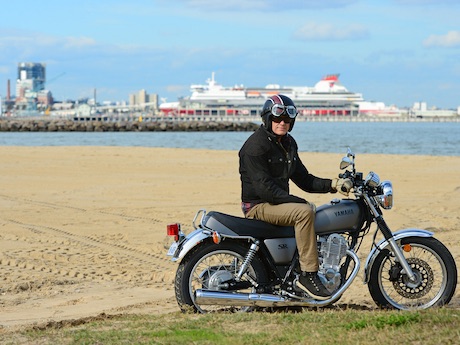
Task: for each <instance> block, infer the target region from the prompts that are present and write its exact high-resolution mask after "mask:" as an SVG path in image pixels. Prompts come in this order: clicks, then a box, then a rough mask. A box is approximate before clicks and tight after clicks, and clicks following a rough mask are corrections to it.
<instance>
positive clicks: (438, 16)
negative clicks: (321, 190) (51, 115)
mask: <svg viewBox="0 0 460 345" xmlns="http://www.w3.org/2000/svg"><path fill="white" fill-rule="evenodd" d="M459 17H460V1H458V0H388V1H386V0H382V1H376V0H369V1H365V0H328V1H320V0H284V1H274V0H265V1H263V0H222V1H220V0H132V1H130V2H128V1H119V0H110V1H109V0H98V1H93V0H91V1H90V0H79V1H73V0H43V1H36V0H34V1H31V0H22V1H21V2H20V4H18V3H17V2H16V3H15V2H13V1H8V2H7V3H5V2H3V3H2V5H1V19H0V95H2V96H3V97H4V96H5V95H6V84H7V80H8V79H10V80H11V87H12V90H13V92H14V89H15V86H16V78H17V64H18V62H44V63H46V64H47V79H48V83H47V88H48V89H50V90H51V91H52V93H53V95H54V97H55V98H56V99H58V100H63V99H78V98H82V97H89V98H91V97H93V91H94V89H97V98H98V101H104V100H112V101H121V100H128V95H129V94H130V93H134V92H137V91H138V90H140V89H145V90H147V92H148V93H157V94H158V95H159V96H160V97H164V98H167V100H168V101H174V100H176V99H177V97H179V96H187V95H189V87H190V84H199V83H204V82H205V81H206V79H207V78H209V77H210V76H211V72H213V71H214V72H216V80H217V81H218V82H219V83H221V84H223V85H225V86H233V85H236V84H243V85H245V86H265V85H267V84H274V83H275V84H280V85H297V86H313V85H314V84H315V83H316V82H317V81H318V80H319V79H320V78H321V77H322V76H323V75H326V74H332V73H340V80H341V82H342V84H343V85H345V86H346V87H347V88H348V89H349V90H350V91H354V92H360V93H362V94H363V95H364V98H365V99H366V100H375V101H383V102H385V103H386V104H387V105H391V104H395V105H398V106H400V107H404V106H411V105H412V104H413V103H414V102H417V101H424V102H427V103H428V106H438V107H440V108H457V107H458V106H460V20H459Z"/></svg>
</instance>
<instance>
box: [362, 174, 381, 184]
mask: <svg viewBox="0 0 460 345" xmlns="http://www.w3.org/2000/svg"><path fill="white" fill-rule="evenodd" d="M364 184H365V185H366V186H369V187H371V188H376V187H378V186H379V185H380V177H379V175H377V174H376V173H375V172H373V171H370V172H369V174H367V176H366V178H365V179H364Z"/></svg>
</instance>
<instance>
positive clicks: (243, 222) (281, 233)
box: [208, 211, 294, 238]
mask: <svg viewBox="0 0 460 345" xmlns="http://www.w3.org/2000/svg"><path fill="white" fill-rule="evenodd" d="M208 216H209V217H212V218H214V219H215V220H217V221H218V222H219V223H221V224H223V225H225V226H226V227H227V228H229V229H230V230H232V231H233V232H235V233H237V234H238V235H240V236H252V237H255V238H285V237H294V227H293V226H278V225H273V224H270V223H266V222H263V221H261V220H257V219H248V218H242V217H236V216H231V215H229V214H225V213H221V212H216V211H211V212H209V213H208Z"/></svg>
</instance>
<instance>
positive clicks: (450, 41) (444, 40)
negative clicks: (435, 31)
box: [423, 31, 460, 48]
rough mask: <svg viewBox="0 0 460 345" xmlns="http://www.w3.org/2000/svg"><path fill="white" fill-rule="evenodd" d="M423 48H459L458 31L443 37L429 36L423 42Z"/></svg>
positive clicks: (459, 38)
mask: <svg viewBox="0 0 460 345" xmlns="http://www.w3.org/2000/svg"><path fill="white" fill-rule="evenodd" d="M423 45H424V46H425V47H446V48H450V47H460V31H449V32H448V33H447V34H445V35H430V36H428V38H426V39H425V40H424V41H423Z"/></svg>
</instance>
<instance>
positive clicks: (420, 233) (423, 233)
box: [364, 228, 434, 284]
mask: <svg viewBox="0 0 460 345" xmlns="http://www.w3.org/2000/svg"><path fill="white" fill-rule="evenodd" d="M433 235H434V234H433V233H432V232H430V231H428V230H422V229H415V228H411V229H403V230H399V231H397V232H395V233H394V234H393V237H394V239H395V241H398V240H400V239H402V238H406V237H433ZM388 245H389V243H388V241H387V240H386V239H383V240H381V241H380V242H379V243H378V244H377V246H374V247H373V248H372V250H371V252H370V253H369V255H368V256H367V260H366V265H365V266H364V284H367V283H368V282H369V274H370V270H371V268H372V265H373V264H374V260H375V258H376V257H377V255H378V254H379V253H380V251H382V250H383V249H385V248H386V247H387V246H388Z"/></svg>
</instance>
